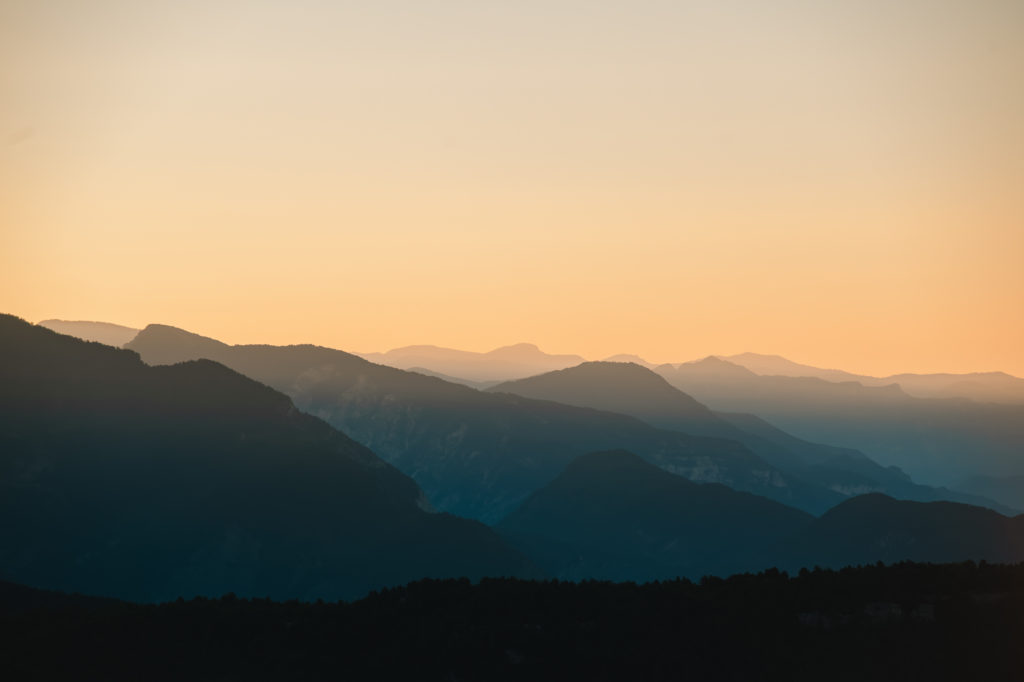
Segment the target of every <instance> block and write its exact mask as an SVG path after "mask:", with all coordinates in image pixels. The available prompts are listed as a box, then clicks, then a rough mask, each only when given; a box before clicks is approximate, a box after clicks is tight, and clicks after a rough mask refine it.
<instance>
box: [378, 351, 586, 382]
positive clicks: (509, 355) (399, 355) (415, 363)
mask: <svg viewBox="0 0 1024 682" xmlns="http://www.w3.org/2000/svg"><path fill="white" fill-rule="evenodd" d="M359 356H360V357H362V358H364V359H366V360H369V361H370V362H374V363H377V364H380V365H387V366H389V367H397V368H399V369H411V368H413V367H422V368H426V369H429V370H431V371H434V372H438V373H440V374H446V375H448V376H452V377H460V378H461V379H463V380H465V381H474V382H496V381H507V380H509V379H519V378H521V377H528V376H532V375H534V374H540V373H541V372H548V371H551V370H553V369H561V368H563V367H571V366H572V365H578V364H579V363H581V362H583V358H581V357H580V356H578V355H549V354H548V353H545V352H543V351H542V350H541V349H539V348H537V346H535V345H533V344H532V343H519V344H516V345H513V346H502V347H501V348H495V349H494V350H492V351H489V352H487V353H475V352H472V351H465V350H454V349H452V348H440V347H438V346H405V347H404V348H395V349H394V350H389V351H388V352H386V353H360V354H359ZM460 383H461V382H460Z"/></svg>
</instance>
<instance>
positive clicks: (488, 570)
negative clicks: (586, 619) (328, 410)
mask: <svg viewBox="0 0 1024 682" xmlns="http://www.w3.org/2000/svg"><path fill="white" fill-rule="evenodd" d="M0 518H2V519H3V523H2V524H0V577H2V578H4V579H8V580H14V581H19V582H24V583H29V584H33V585H37V586H42V587H53V588H59V589H64V590H77V591H82V592H88V593H92V594H104V595H111V596H118V597H123V598H129V599H133V600H139V601H148V600H161V599H169V598H175V597H177V596H178V595H185V596H190V595H196V594H205V595H210V594H222V593H224V592H227V591H232V592H236V593H238V594H245V595H259V596H266V595H269V596H274V597H278V598H290V597H304V598H315V597H318V596H322V597H325V598H326V597H331V598H338V597H354V596H359V595H361V594H365V593H366V592H367V591H369V590H371V589H375V588H378V587H381V586H385V585H395V584H401V583H404V582H407V581H409V580H413V579H418V578H422V577H459V576H471V577H480V576H484V575H526V576H531V575H533V569H532V568H531V566H530V565H529V563H528V562H527V560H525V559H524V558H523V557H522V556H521V555H520V554H518V553H517V552H515V551H514V550H512V549H510V548H509V547H508V546H506V545H505V544H504V543H503V542H502V541H501V539H500V538H499V537H498V536H497V535H496V534H495V533H494V532H492V531H491V530H490V529H488V528H486V527H485V526H483V525H482V524H479V523H476V522H473V521H467V520H464V519H459V518H456V517H453V516H450V515H448V514H438V513H430V512H429V509H428V507H427V506H426V505H425V502H424V499H423V494H422V492H421V491H420V489H419V488H418V487H417V486H416V484H415V483H414V482H413V481H412V480H411V479H410V478H408V477H407V476H405V475H403V474H402V473H400V472H399V471H398V470H396V469H394V468H393V467H391V466H390V465H388V464H386V463H385V462H383V461H382V460H380V459H379V458H377V457H376V456H375V455H374V454H373V453H372V452H370V451H369V450H367V449H366V448H365V447H363V446H361V445H359V444H358V443H356V442H354V441H352V440H351V439H349V438H348V437H347V436H345V435H344V434H342V433H340V432H338V431H336V430H334V429H333V428H331V427H330V426H329V425H327V424H326V423H324V422H323V421H321V420H319V419H317V418H315V417H311V416H309V415H306V414H303V413H301V412H299V411H298V410H296V409H295V407H294V405H293V404H292V402H291V401H290V400H289V399H288V398H287V396H284V395H282V394H280V393H278V392H277V391H274V390H273V389H271V388H268V387H266V386H263V385H261V384H258V383H256V382H255V381H253V380H251V379H248V378H246V377H243V376H242V375H240V374H237V373H235V372H233V371H231V370H229V369H227V368H226V367H223V366H222V365H219V364H216V363H214V362H210V361H198V362H189V363H185V364H180V365H174V366H167V367H149V366H147V365H145V364H143V363H142V362H141V361H140V360H139V357H138V356H137V355H136V354H135V353H133V352H131V351H127V350H119V349H115V348H111V347H109V346H104V345H101V344H98V343H87V342H84V341H80V340H77V339H74V338H71V337H69V336H63V335H60V334H56V333H54V332H52V331H49V330H47V329H44V328H42V327H36V326H32V325H30V324H27V323H26V322H23V321H21V320H19V319H17V318H14V317H11V316H7V315H4V316H0Z"/></svg>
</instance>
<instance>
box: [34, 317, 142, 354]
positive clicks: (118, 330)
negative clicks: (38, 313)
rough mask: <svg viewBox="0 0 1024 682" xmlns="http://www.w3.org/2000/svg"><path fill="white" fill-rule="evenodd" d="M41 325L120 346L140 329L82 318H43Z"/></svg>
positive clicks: (109, 344)
mask: <svg viewBox="0 0 1024 682" xmlns="http://www.w3.org/2000/svg"><path fill="white" fill-rule="evenodd" d="M39 326H40V327H46V328H47V329H52V330H53V331H55V332H57V333H59V334H67V335H68V336H74V337H75V338H78V339H82V340H83V341H97V342H99V343H104V344H106V345H108V346H114V347H116V348H120V347H121V346H123V345H124V344H126V343H128V342H129V341H131V340H132V339H134V338H135V335H136V334H138V333H139V330H138V329H134V328H132V327H125V326H123V325H120V324H111V323H110V322H86V321H81V320H43V321H42V322H40V323H39Z"/></svg>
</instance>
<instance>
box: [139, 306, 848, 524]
mask: <svg viewBox="0 0 1024 682" xmlns="http://www.w3.org/2000/svg"><path fill="white" fill-rule="evenodd" d="M127 348H130V349H132V350H134V351H136V352H138V353H139V354H140V355H141V357H142V359H143V360H144V361H145V362H147V363H150V364H152V365H160V364H167V363H173V362H181V361H184V360H194V359H197V358H208V359H211V360H215V361H217V362H220V363H223V364H224V365H226V366H228V367H231V368H232V369H234V370H235V371H237V372H241V373H242V374H245V375H246V376H249V377H252V378H253V379H256V380H257V381H261V382H263V383H266V384H267V385H269V386H272V387H274V388H276V389H277V390H279V391H282V392H283V393H286V394H287V395H289V396H291V398H292V399H293V400H294V401H295V404H296V405H297V406H298V407H299V408H300V409H302V410H304V411H306V412H308V413H310V414H314V415H317V416H318V417H321V418H322V419H324V420H326V421H327V422H329V423H330V424H331V425H333V426H335V427H336V428H339V429H341V430H342V431H344V432H345V433H347V434H349V435H350V436H352V438H354V439H356V440H357V441H359V442H360V443H362V444H363V445H365V446H367V447H369V448H370V449H372V450H373V451H374V452H376V453H377V454H378V455H380V456H381V457H383V458H384V459H386V460H387V461H388V462H390V463H391V464H393V465H395V466H396V467H398V468H399V469H400V470H401V471H404V472H405V473H407V474H409V475H410V476H412V477H413V478H414V479H415V480H416V482H417V483H419V485H420V486H421V487H422V488H423V489H424V490H425V491H426V493H427V495H428V496H429V498H430V501H431V502H432V503H433V504H434V505H435V506H437V507H438V508H439V509H443V510H445V511H450V512H452V513H456V514H459V515H461V516H468V517H471V518H476V519H480V520H482V521H485V522H488V523H493V522H497V521H499V520H500V519H502V518H504V517H505V516H506V515H507V514H508V513H509V512H511V511H512V510H513V509H515V508H516V507H517V506H518V505H519V503H521V502H522V501H523V500H524V499H526V497H527V496H528V495H529V494H530V493H531V492H533V491H534V490H536V489H537V488H539V487H540V486H542V485H544V484H546V483H548V482H549V481H550V480H551V479H553V478H554V477H555V476H557V475H558V473H559V472H560V471H561V470H562V469H563V468H564V467H565V465H566V464H568V463H569V462H570V461H571V460H572V459H573V458H574V457H576V456H578V455H581V454H585V453H588V452H595V451H599V450H608V449H612V448H625V449H628V450H630V451H632V452H635V453H636V454H638V455H640V456H641V457H644V458H645V459H647V460H648V461H651V462H653V463H654V464H657V465H658V466H660V467H662V468H664V469H666V470H669V471H672V472H674V473H678V474H680V475H683V476H686V477H687V478H691V479H694V480H699V481H706V482H716V483H722V484H724V485H728V486H730V487H732V488H736V489H739V490H745V491H749V492H753V493H756V494H759V495H764V496H765V497H769V498H771V499H774V500H779V501H781V502H784V503H786V504H791V505H793V506H797V507H799V508H801V509H806V510H809V511H812V512H814V513H821V512H823V511H825V510H826V509H828V508H829V507H831V506H833V505H834V504H835V503H836V502H838V501H840V500H841V499H842V496H841V495H839V494H837V493H835V492H834V491H831V490H827V489H825V488H824V487H821V486H815V485H811V484H808V483H806V482H804V481H802V480H799V479H797V478H794V477H792V476H787V475H786V474H785V473H783V472H781V471H779V470H778V469H777V468H776V467H773V466H772V465H771V464H769V463H767V462H765V461H764V460H763V459H761V458H760V457H758V456H756V455H755V454H753V453H752V452H750V450H749V449H747V448H746V447H744V446H743V445H742V444H740V443H738V442H736V441H731V440H725V439H721V438H703V437H696V436H692V435H688V434H684V433H679V432H673V431H667V430H662V429H658V428H655V427H653V426H651V425H650V424H647V423H645V422H643V421H641V420H638V419H635V418H633V417H629V416H625V415H620V414H613V413H610V412H601V411H597V410H593V409H587V408H581V407H574V406H569V405H562V404H559V403H554V402H548V401H544V400H530V399H527V398H523V397H520V396H514V395H508V394H499V393H484V392H481V391H476V390H473V389H471V388H469V387H467V386H462V385H457V384H452V383H449V382H447V381H442V380H441V379H438V378H436V377H430V376H425V375H422V374H417V373H415V372H406V371H403V370H400V369H395V368H393V367H384V366H382V365H375V364H373V363H371V362H368V361H366V360H364V359H362V358H360V357H356V356H355V355H351V354H349V353H345V352H343V351H339V350H333V349H330V348H321V347H318V346H229V345H227V344H224V343H221V342H219V341H216V340H214V339H210V338H206V337H203V336H199V335H197V334H192V333H189V332H187V331H184V330H181V329H175V328H174V327H167V326H164V325H155V324H154V325H149V326H148V327H146V328H145V329H144V330H142V331H141V332H140V333H139V335H138V336H137V337H136V338H135V339H134V340H133V341H132V342H131V343H129V344H128V345H127Z"/></svg>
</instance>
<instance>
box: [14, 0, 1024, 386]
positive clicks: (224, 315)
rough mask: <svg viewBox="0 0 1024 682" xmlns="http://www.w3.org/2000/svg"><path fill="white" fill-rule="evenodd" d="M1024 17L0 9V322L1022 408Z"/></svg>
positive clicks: (551, 8) (786, 6)
mask: <svg viewBox="0 0 1024 682" xmlns="http://www.w3.org/2000/svg"><path fill="white" fill-rule="evenodd" d="M1022 35H1024V4H1022V3H1020V2H1016V1H1013V0H979V1H976V2H956V1H953V0H935V1H932V2H924V1H909V0H900V1H895V2H894V1H884V2H883V1H882V0H862V1H859V2H843V3H810V2H795V1H792V0H783V1H782V2H776V3H764V2H755V1H753V0H747V1H728V0H727V1H725V2H722V1H716V2H629V3H626V2H619V3H613V2H600V1H598V2H564V1H555V0H551V1H548V2H543V3H541V2H515V3H513V2H491V3H470V2H452V1H438V2H431V3H415V2H386V1H382V2H374V3H347V2H326V1H324V2H318V1H314V0H296V1H293V2H288V3H284V2H267V1H262V2H260V1H255V0H253V1H249V2H202V3H200V2H180V1H179V2H146V3H137V2H129V1H127V0H125V1H115V0H95V1H93V2H89V3H82V2H78V1H76V0H75V1H73V0H52V1H49V2H38V1H28V0H26V1H18V0H0V299H2V303H3V305H2V306H0V309H3V310H5V311H7V312H10V313H14V314H16V315H19V316H22V317H25V318H27V319H30V320H32V321H38V320H41V319H45V318H66V319H96V320H106V321H110V322H116V323H120V324H125V325H130V326H135V327H142V326H144V325H145V324H147V323H149V322H167V323H171V324H175V325H178V326H181V327H184V328H187V329H194V330H196V331H199V332H202V333H204V334H208V335H210V336H213V337H216V338H219V339H221V340H224V341H226V342H229V343H243V342H262V343H276V344H282V343H298V342H313V343H319V344H323V345H327V346H333V347H338V348H344V349H349V350H355V351H379V350H386V349H388V348H393V347H397V346H402V345H406V344H412V343H433V344H438V345H442V346H449V347H455V348H465V349H470V350H489V349H490V348H494V347H497V346H501V345H505V344H508V343H514V342H517V341H531V342H534V343H537V344H539V345H540V346H541V347H542V348H544V350H546V351H548V352H554V353H578V354H581V355H584V356H586V357H589V358H601V357H605V356H608V355H611V354H613V353H621V352H629V353H637V354H639V355H641V356H643V357H645V358H646V359H648V360H651V361H655V362H665V361H673V362H678V361H682V360H687V359H691V358H695V357H700V356H702V355H707V354H711V353H717V354H732V353H739V352H743V351H748V350H754V351H759V352H764V353H780V354H783V355H786V356H787V357H791V358H793V359H796V360H800V361H802V362H807V363H810V364H814V365H819V366H829V367H842V368H844V369H847V370H850V371H856V372H863V373H868V374H878V375H881V374H891V373H896V372H904V371H976V370H992V369H1001V370H1005V371H1009V372H1012V373H1014V374H1017V375H1024V353H1022V351H1021V349H1022V348H1024V315H1021V311H1022V310H1024V268H1022V267H1021V261H1022V258H1024V193H1021V191H1020V188H1021V187H1024V124H1022V121H1024V41H1022V40H1021V36H1022Z"/></svg>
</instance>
